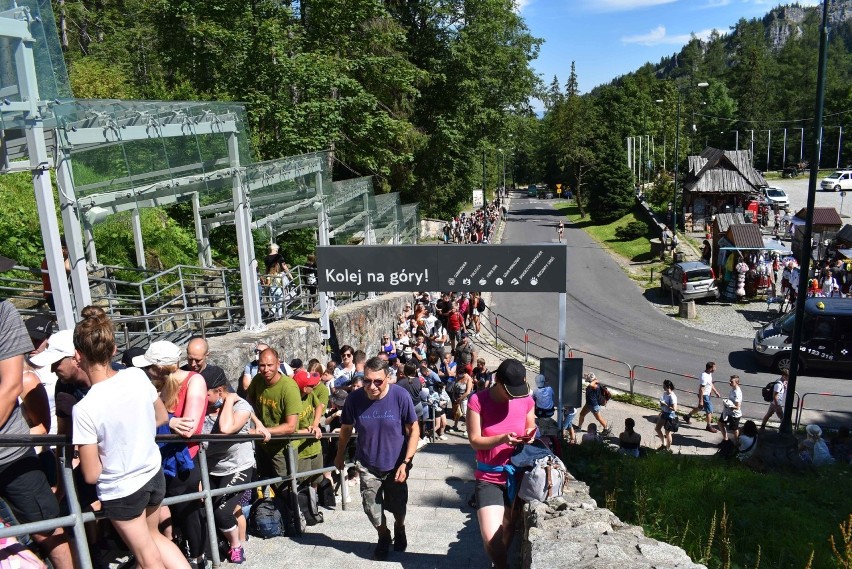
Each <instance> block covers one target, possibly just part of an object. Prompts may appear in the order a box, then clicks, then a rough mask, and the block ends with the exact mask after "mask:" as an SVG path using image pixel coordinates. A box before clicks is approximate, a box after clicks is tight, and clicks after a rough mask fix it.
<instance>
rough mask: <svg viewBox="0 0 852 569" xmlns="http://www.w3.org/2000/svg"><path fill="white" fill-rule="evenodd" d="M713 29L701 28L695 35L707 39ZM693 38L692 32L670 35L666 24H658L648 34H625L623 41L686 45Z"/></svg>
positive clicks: (626, 42) (629, 42) (643, 43)
mask: <svg viewBox="0 0 852 569" xmlns="http://www.w3.org/2000/svg"><path fill="white" fill-rule="evenodd" d="M712 32H713V30H701V31H700V32H695V36H696V37H697V38H698V39H700V40H707V38H709V37H710V34H711V33H712ZM690 39H692V36H691V34H677V35H673V36H670V35H668V32H667V31H666V27H665V26H662V25H661V26H657V27H656V28H654V29H653V30H651V31H649V32H648V33H646V34H638V35H635V36H623V37H622V38H621V43H624V44H631V43H634V44H639V45H648V46H651V45H686V44H687V43H689V40H690Z"/></svg>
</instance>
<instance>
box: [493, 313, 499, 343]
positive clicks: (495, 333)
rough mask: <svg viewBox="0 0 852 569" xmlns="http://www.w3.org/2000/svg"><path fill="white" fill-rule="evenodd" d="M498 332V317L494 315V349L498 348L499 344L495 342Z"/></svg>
mask: <svg viewBox="0 0 852 569" xmlns="http://www.w3.org/2000/svg"><path fill="white" fill-rule="evenodd" d="M499 332H500V317H499V316H497V315H496V314H495V315H494V347H495V348H497V347H499V343H498V342H497V335H498V333H499Z"/></svg>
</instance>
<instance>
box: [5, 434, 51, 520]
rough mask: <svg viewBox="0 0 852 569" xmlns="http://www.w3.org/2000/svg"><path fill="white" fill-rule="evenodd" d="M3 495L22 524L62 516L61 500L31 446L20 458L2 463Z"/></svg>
mask: <svg viewBox="0 0 852 569" xmlns="http://www.w3.org/2000/svg"><path fill="white" fill-rule="evenodd" d="M0 497H2V498H3V499H4V500H6V502H7V503H8V504H9V507H10V508H11V509H12V513H14V514H15V517H16V518H17V519H18V521H19V522H20V523H22V524H25V523H29V522H40V521H42V520H50V519H53V518H58V517H59V515H60V514H59V503H58V502H57V501H56V496H55V495H54V494H53V491H52V490H51V489H50V485H49V484H48V483H47V477H46V476H45V475H44V472H43V471H42V469H41V460H40V459H39V458H38V456H36V453H35V451H34V450H32V449H30V450H28V451H27V452H26V454H24V455H23V456H22V457H21V458H19V459H17V460H14V461H12V462H10V463H9V464H4V465H2V466H0Z"/></svg>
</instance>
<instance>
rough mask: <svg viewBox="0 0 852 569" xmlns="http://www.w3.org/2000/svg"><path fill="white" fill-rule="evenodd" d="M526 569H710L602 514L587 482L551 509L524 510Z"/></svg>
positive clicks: (552, 503) (528, 507)
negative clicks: (615, 568) (660, 568)
mask: <svg viewBox="0 0 852 569" xmlns="http://www.w3.org/2000/svg"><path fill="white" fill-rule="evenodd" d="M523 515H524V536H523V537H524V539H523V543H522V545H521V547H522V551H521V555H522V558H523V567H524V569H560V568H565V569H568V568H570V569H577V568H596V569H604V568H606V569H610V568H612V567H618V568H619V569H640V568H641V569H651V568H657V567H666V568H669V567H671V568H684V569H706V567H705V566H704V565H699V564H697V563H693V561H692V559H690V558H689V556H688V555H687V554H686V552H685V551H684V550H683V549H681V548H680V547H675V546H673V545H669V544H667V543H662V542H659V541H657V540H655V539H650V538H648V537H645V533H644V531H643V530H642V528H641V527H638V526H631V525H628V524H625V523H624V522H622V521H621V520H619V519H618V518H617V517H616V515H615V514H613V513H612V512H610V511H609V510H607V509H605V508H598V506H597V503H596V502H595V501H594V499H592V497H591V496H590V495H589V487H588V486H587V485H586V484H584V483H583V482H579V481H577V480H573V479H572V480H571V481H570V482H569V488H568V491H567V492H566V493H565V495H563V496H562V497H561V498H555V499H553V500H551V501H550V502H549V503H547V504H545V503H542V502H534V503H531V504H526V505H525V506H524V514H523Z"/></svg>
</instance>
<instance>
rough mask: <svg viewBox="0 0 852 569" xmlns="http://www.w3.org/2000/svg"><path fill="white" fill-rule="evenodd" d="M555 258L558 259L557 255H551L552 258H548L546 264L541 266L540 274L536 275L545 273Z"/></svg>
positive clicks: (538, 275)
mask: <svg viewBox="0 0 852 569" xmlns="http://www.w3.org/2000/svg"><path fill="white" fill-rule="evenodd" d="M555 260H556V257H551V258H550V259H548V260H547V262H546V263H545V264H544V266H543V267H542V268H541V270H540V271H539V272H538V274H537V275H536V276H537V277H540V276H541V275H542V274H544V271H546V270H547V267H549V266H550V263H552V262H553V261H555Z"/></svg>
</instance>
